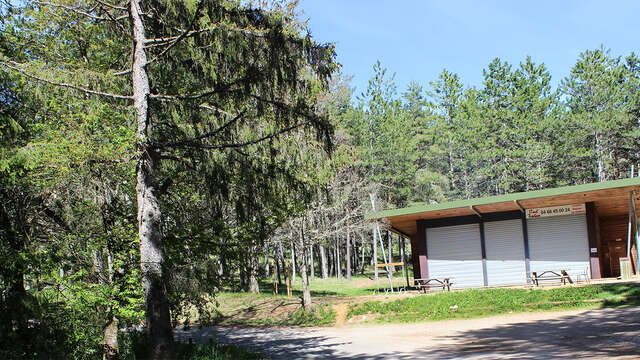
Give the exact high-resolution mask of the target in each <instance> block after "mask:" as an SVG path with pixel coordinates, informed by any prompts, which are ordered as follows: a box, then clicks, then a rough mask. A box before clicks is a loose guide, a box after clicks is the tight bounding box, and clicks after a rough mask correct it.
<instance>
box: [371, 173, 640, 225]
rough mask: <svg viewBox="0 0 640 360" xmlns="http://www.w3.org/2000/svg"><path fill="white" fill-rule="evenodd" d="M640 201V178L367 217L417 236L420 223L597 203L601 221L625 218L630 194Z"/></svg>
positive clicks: (425, 205) (467, 200) (402, 210)
mask: <svg viewBox="0 0 640 360" xmlns="http://www.w3.org/2000/svg"><path fill="white" fill-rule="evenodd" d="M632 192H635V194H636V201H638V200H640V198H638V197H637V196H640V178H631V179H622V180H612V181H604V182H599V183H591V184H583V185H574V186H565V187H559V188H552V189H544V190H536V191H528V192H521V193H514V194H507V195H498V196H490V197H484V198H476V199H465V200H457V201H451V202H446V203H441V204H421V205H414V206H410V207H406V208H402V209H393V210H385V211H380V212H376V213H370V214H367V215H366V216H365V218H366V219H369V220H381V221H383V222H385V223H388V224H389V225H390V227H391V228H392V230H394V231H395V232H398V233H400V234H403V235H405V236H412V235H415V234H416V232H417V227H416V221H417V220H421V219H441V218H447V217H456V216H465V215H477V214H478V213H480V214H483V213H495V212H503V211H514V210H519V211H524V210H525V209H530V208H538V207H547V206H557V205H568V204H577V203H586V202H593V203H594V204H595V209H596V212H597V213H598V215H599V216H600V217H615V216H621V215H625V214H627V213H628V211H629V194H630V193H632Z"/></svg>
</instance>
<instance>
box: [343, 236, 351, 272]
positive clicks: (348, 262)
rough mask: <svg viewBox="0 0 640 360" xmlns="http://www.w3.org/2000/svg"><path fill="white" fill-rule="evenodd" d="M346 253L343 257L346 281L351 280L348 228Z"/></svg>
mask: <svg viewBox="0 0 640 360" xmlns="http://www.w3.org/2000/svg"><path fill="white" fill-rule="evenodd" d="M346 245H347V250H346V251H347V253H346V255H345V257H344V258H345V260H346V262H347V274H346V276H347V280H351V236H350V234H349V226H347V242H346Z"/></svg>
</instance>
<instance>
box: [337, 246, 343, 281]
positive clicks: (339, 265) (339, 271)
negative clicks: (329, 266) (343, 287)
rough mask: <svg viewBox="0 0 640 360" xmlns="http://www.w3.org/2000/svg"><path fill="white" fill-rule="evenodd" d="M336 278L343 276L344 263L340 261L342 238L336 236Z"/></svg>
mask: <svg viewBox="0 0 640 360" xmlns="http://www.w3.org/2000/svg"><path fill="white" fill-rule="evenodd" d="M336 278H338V279H340V278H342V264H341V261H340V239H339V238H338V237H337V236H336Z"/></svg>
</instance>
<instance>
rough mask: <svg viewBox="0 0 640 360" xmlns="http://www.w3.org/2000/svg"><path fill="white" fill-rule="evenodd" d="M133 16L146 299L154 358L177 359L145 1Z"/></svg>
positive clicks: (135, 3) (136, 3)
mask: <svg viewBox="0 0 640 360" xmlns="http://www.w3.org/2000/svg"><path fill="white" fill-rule="evenodd" d="M129 6H130V9H129V16H130V20H131V31H132V40H133V64H132V67H131V75H132V85H133V89H132V90H133V105H134V108H135V120H136V151H137V156H138V161H137V164H136V195H137V202H138V214H137V215H138V237H139V242H140V268H141V275H142V287H143V289H144V297H145V317H146V322H147V334H148V336H149V350H150V357H151V359H173V358H174V353H173V329H172V328H171V321H170V315H169V300H168V298H167V292H166V289H165V286H164V284H165V274H164V269H163V265H164V264H163V262H164V254H163V252H162V232H161V228H162V226H161V225H162V224H161V222H162V218H161V215H160V206H159V204H158V199H157V197H156V179H155V170H156V166H157V164H156V161H157V159H156V158H157V156H156V155H157V154H156V153H155V151H153V149H151V148H150V147H149V146H148V145H149V143H150V139H151V131H152V126H151V121H150V119H149V111H148V110H149V109H148V106H149V103H148V101H149V96H150V94H151V90H150V86H149V77H148V76H147V71H146V68H145V67H146V65H147V54H146V53H145V49H144V46H145V40H146V37H145V31H144V22H143V20H142V14H141V11H142V4H141V0H132V1H130V2H129Z"/></svg>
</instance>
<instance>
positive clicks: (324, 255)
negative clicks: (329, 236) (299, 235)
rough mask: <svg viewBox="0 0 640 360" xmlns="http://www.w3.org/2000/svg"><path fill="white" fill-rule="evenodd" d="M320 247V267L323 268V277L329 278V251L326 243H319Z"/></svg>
mask: <svg viewBox="0 0 640 360" xmlns="http://www.w3.org/2000/svg"><path fill="white" fill-rule="evenodd" d="M318 247H319V248H320V267H321V268H322V269H321V270H322V278H323V279H328V278H329V269H328V266H327V251H326V249H325V248H324V245H318Z"/></svg>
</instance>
